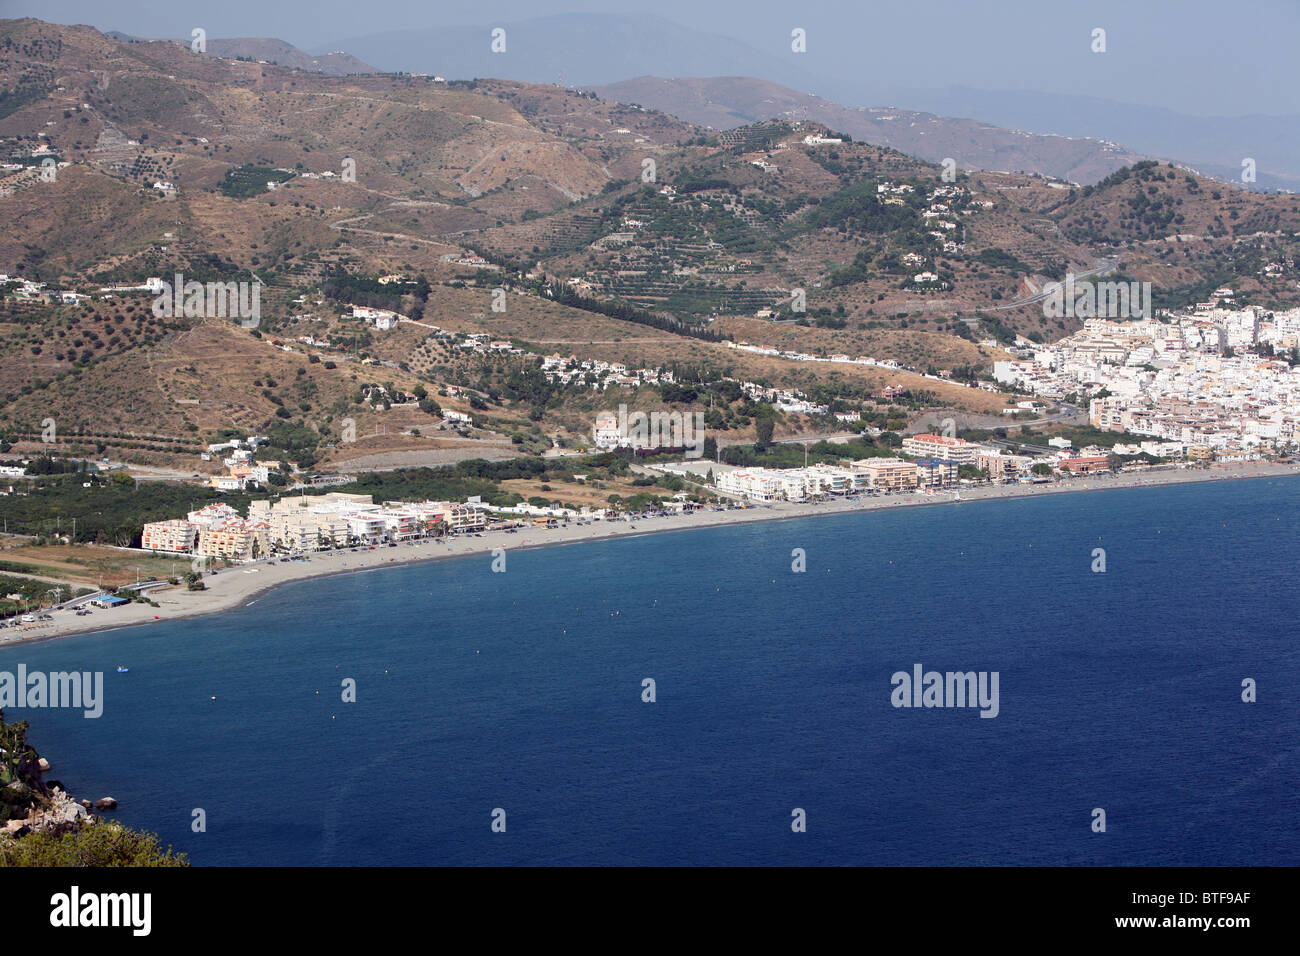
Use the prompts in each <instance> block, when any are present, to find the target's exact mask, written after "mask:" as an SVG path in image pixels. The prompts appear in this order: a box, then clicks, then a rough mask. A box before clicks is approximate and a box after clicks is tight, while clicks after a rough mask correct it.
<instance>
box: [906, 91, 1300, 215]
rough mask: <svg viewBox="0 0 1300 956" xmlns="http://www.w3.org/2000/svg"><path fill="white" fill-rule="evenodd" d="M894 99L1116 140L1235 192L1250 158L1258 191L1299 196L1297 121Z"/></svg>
mask: <svg viewBox="0 0 1300 956" xmlns="http://www.w3.org/2000/svg"><path fill="white" fill-rule="evenodd" d="M891 100H892V101H893V102H896V103H907V104H908V105H909V106H911V107H912V108H914V109H920V110H934V111H936V112H941V113H945V114H947V115H949V116H978V117H979V118H980V119H982V120H984V121H985V122H987V123H992V124H996V125H998V126H1011V127H1014V128H1016V129H1026V130H1034V131H1036V132H1039V133H1058V134H1061V135H1068V136H1092V137H1099V138H1104V139H1108V140H1113V141H1117V142H1121V143H1124V144H1125V145H1126V146H1128V147H1129V148H1130V149H1133V150H1136V151H1138V152H1140V153H1143V154H1144V155H1147V156H1155V157H1159V158H1162V159H1170V160H1176V161H1178V162H1181V163H1185V164H1186V165H1189V166H1193V167H1195V168H1196V169H1198V170H1199V171H1201V172H1202V173H1205V174H1206V175H1208V176H1213V177H1215V178H1217V179H1223V180H1226V181H1231V182H1234V183H1236V184H1237V185H1243V183H1242V181H1241V173H1242V165H1241V164H1242V160H1243V159H1245V158H1247V157H1250V158H1252V159H1254V160H1255V162H1256V164H1257V167H1258V175H1257V181H1256V183H1255V184H1254V186H1255V188H1261V189H1288V190H1293V191H1300V116H1261V115H1253V116H1210V117H1198V116H1186V115H1184V114H1182V113H1175V112H1174V111H1173V110H1166V109H1157V108H1155V107H1150V106H1138V105H1135V104H1131V103H1116V102H1115V101H1113V100H1102V99H1097V98H1095V97H1089V96H1059V95H1056V94H1050V93H1035V92H1030V91H1022V92H1015V91H1011V92H993V91H988V90H972V89H966V88H960V87H958V88H952V89H945V90H920V89H917V90H898V91H895V92H894V94H893V95H892V97H891Z"/></svg>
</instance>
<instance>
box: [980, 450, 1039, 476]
mask: <svg viewBox="0 0 1300 956" xmlns="http://www.w3.org/2000/svg"><path fill="white" fill-rule="evenodd" d="M1033 466H1034V459H1033V458H1031V457H1030V456H1028V455H1010V454H1007V453H1006V452H1004V451H1000V450H998V449H996V448H981V449H980V453H979V454H978V455H976V456H975V467H976V468H978V469H979V470H980V471H982V472H985V473H986V474H987V475H988V476H989V477H990V478H992V479H993V480H994V481H999V480H1002V479H1005V478H1015V477H1017V476H1019V475H1024V474H1028V472H1029V470H1030V469H1031V468H1033Z"/></svg>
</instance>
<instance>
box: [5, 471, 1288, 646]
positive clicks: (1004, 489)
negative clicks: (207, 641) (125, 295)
mask: <svg viewBox="0 0 1300 956" xmlns="http://www.w3.org/2000/svg"><path fill="white" fill-rule="evenodd" d="M1297 474H1300V465H1277V464H1267V463H1262V462H1249V463H1232V464H1228V465H1222V466H1212V467H1209V468H1187V469H1175V470H1170V471H1154V472H1144V473H1140V474H1138V473H1134V474H1120V475H1105V476H1088V477H1079V478H1071V479H1066V480H1063V481H1056V482H1053V483H1050V484H1040V485H1030V484H1026V485H999V486H985V487H964V488H961V489H960V490H955V489H953V490H942V491H936V492H935V493H933V494H924V493H922V492H919V491H918V492H910V493H906V494H894V495H882V496H879V497H859V498H853V499H832V500H829V501H823V502H819V503H816V504H810V503H791V502H774V503H770V504H755V505H753V506H752V507H750V508H746V509H743V510H733V509H727V510H724V511H714V510H710V509H707V508H706V509H704V510H701V511H696V512H691V513H685V514H675V515H670V516H667V517H655V518H644V519H643V518H638V519H635V520H629V521H604V520H601V521H592V522H589V523H585V524H579V523H577V522H576V521H571V522H570V523H569V524H567V525H561V526H559V527H556V528H550V529H545V528H521V529H519V530H517V531H516V532H514V533H508V532H506V531H487V532H483V533H482V534H477V535H465V536H459V537H454V538H450V539H448V540H445V541H441V540H436V539H425V540H419V541H415V542H405V543H400V544H398V545H397V546H396V547H391V546H388V545H379V546H376V547H374V548H373V549H361V550H357V551H352V550H350V549H348V550H340V551H325V552H318V553H316V554H313V555H311V557H310V558H309V559H306V560H300V561H290V562H287V563H282V562H281V561H280V560H279V559H278V558H277V559H275V560H270V559H266V560H262V561H258V562H256V563H251V564H245V565H236V566H233V567H229V568H220V569H218V570H217V571H216V572H215V573H212V572H210V573H208V574H206V575H204V582H205V583H206V584H207V589H206V590H204V591H189V590H186V588H185V587H184V585H180V586H176V587H170V588H159V589H158V590H156V591H153V592H150V593H149V597H150V598H151V599H152V600H154V601H156V602H157V603H158V605H159V607H157V608H154V607H150V606H149V605H147V604H138V603H133V604H130V605H126V606H123V607H119V608H111V609H97V610H95V611H94V612H93V613H92V614H90V615H86V616H82V617H78V616H77V615H76V614H75V612H74V611H73V610H71V609H65V610H60V611H53V612H50V613H51V616H52V617H53V620H52V621H45V622H39V623H35V624H27V625H23V626H21V627H17V628H5V629H3V630H0V652H2V651H4V650H6V649H10V648H14V647H22V646H26V645H29V644H32V643H35V642H38V641H45V640H51V639H53V638H58V637H65V636H68V635H71V634H78V633H87V632H91V631H103V630H110V629H117V628H122V627H132V626H135V625H140V624H151V623H154V622H158V621H175V620H177V619H180V618H187V617H195V616H198V615H201V614H213V613H216V612H219V611H225V610H229V609H231V608H236V607H242V606H243V605H246V604H249V603H250V602H252V601H254V600H256V599H257V598H258V597H259V596H260V595H262V594H264V593H266V592H267V591H269V590H270V589H272V588H274V587H276V586H278V585H281V584H285V583H287V582H290V581H301V580H303V579H306V578H316V577H324V576H327V575H331V574H347V573H351V572H354V571H360V570H365V569H369V570H373V569H375V568H382V567H391V566H395V565H404V564H411V563H413V562H417V561H436V560H444V559H447V558H460V557H469V556H472V555H490V554H491V552H492V551H493V549H495V548H505V549H506V550H507V551H510V550H517V549H520V548H540V547H546V546H548V545H558V544H571V543H574V542H579V541H594V540H605V539H609V538H616V537H627V536H630V535H640V534H655V533H659V532H666V531H682V530H689V529H691V528H705V527H711V526H718V525H732V524H740V523H743V522H749V521H776V520H788V519H792V518H807V517H814V516H816V515H830V514H844V513H846V512H854V511H879V510H882V509H886V508H907V507H918V506H925V505H941V504H948V505H951V504H955V503H957V501H958V496H960V502H961V503H963V504H964V503H968V502H977V501H989V500H1005V499H1012V498H1040V497H1043V496H1046V495H1057V494H1071V493H1079V492H1091V491H1104V490H1107V489H1116V488H1151V487H1159V486H1163V485H1170V484H1185V483H1190V482H1205V481H1231V480H1240V479H1250V478H1281V477H1288V476H1293V475H1297Z"/></svg>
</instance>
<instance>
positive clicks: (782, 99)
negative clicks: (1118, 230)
mask: <svg viewBox="0 0 1300 956" xmlns="http://www.w3.org/2000/svg"><path fill="white" fill-rule="evenodd" d="M591 92H594V93H595V94H596V95H597V96H600V97H601V98H602V99H606V100H616V101H618V102H621V103H636V104H638V105H640V106H645V107H649V108H651V109H656V110H661V111H662V112H665V113H671V114H672V115H673V116H677V117H679V118H681V119H684V120H686V121H687V122H690V123H696V124H699V125H701V126H712V127H713V128H715V129H719V130H726V129H734V128H735V127H738V126H745V125H748V124H750V123H755V122H760V121H762V120H768V119H803V120H812V121H814V122H817V123H822V124H825V125H826V126H828V127H830V128H831V129H834V130H839V131H840V132H842V133H846V134H848V135H849V136H852V137H853V138H854V139H856V140H861V141H863V142H867V143H871V144H872V145H875V146H890V147H892V148H894V149H896V150H898V151H899V152H903V153H909V154H911V155H913V156H917V157H920V158H921V159H925V160H929V161H930V162H933V163H942V162H943V161H944V160H945V159H947V158H952V159H953V160H955V161H956V163H957V167H958V168H959V169H968V170H970V169H986V170H1006V171H1010V172H1028V173H1039V174H1042V175H1044V176H1052V177H1054V178H1057V179H1064V180H1068V181H1070V182H1076V183H1079V184H1080V185H1089V184H1092V183H1095V182H1097V181H1099V180H1101V179H1103V178H1104V177H1106V176H1108V175H1110V174H1111V173H1113V172H1114V171H1115V170H1117V169H1119V168H1121V167H1123V166H1129V165H1131V164H1133V163H1134V162H1138V161H1140V160H1141V159H1143V158H1144V157H1143V156H1142V155H1141V154H1139V153H1135V152H1133V151H1132V150H1128V149H1125V148H1124V147H1122V146H1117V145H1115V144H1114V143H1108V142H1105V141H1103V140H1097V139H1085V138H1072V137H1066V136H1052V135H1048V136H1042V135H1037V134H1033V133H1024V132H1021V131H1019V130H1011V129H1002V128H999V127H996V126H990V125H988V124H986V123H979V122H976V121H974V120H964V119H950V118H948V117H944V116H935V115H934V114H932V113H916V112H911V111H908V110H898V109H889V108H881V107H858V108H856V109H854V108H851V107H847V106H841V105H840V104H839V103H833V102H831V101H830V100H826V99H822V98H821V97H819V96H813V95H811V94H806V93H800V92H799V91H798V90H792V89H790V88H788V87H784V86H780V85H778V84H776V83H771V82H768V81H767V80H760V79H756V78H754V77H749V76H725V77H713V78H707V79H702V78H691V79H672V80H670V79H663V78H661V77H657V76H643V77H639V78H637V79H635V80H625V81H623V82H621V83H610V84H608V85H605V86H596V87H591Z"/></svg>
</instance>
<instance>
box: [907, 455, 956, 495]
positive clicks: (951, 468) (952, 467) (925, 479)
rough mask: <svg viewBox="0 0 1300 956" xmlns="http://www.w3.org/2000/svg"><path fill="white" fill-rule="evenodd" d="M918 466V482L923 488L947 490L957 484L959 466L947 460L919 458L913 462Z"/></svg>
mask: <svg viewBox="0 0 1300 956" xmlns="http://www.w3.org/2000/svg"><path fill="white" fill-rule="evenodd" d="M912 464H913V465H915V466H916V481H917V484H918V485H920V486H921V487H922V488H947V487H948V486H949V485H955V484H956V483H957V469H958V465H957V463H956V462H955V461H952V460H950V459H946V458H918V459H917V460H916V461H914V462H912Z"/></svg>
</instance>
